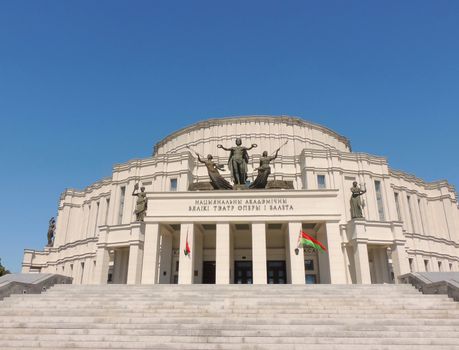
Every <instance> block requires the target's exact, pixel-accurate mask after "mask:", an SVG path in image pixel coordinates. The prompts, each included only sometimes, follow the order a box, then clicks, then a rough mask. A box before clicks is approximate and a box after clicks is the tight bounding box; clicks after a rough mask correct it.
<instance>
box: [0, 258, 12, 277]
mask: <svg viewBox="0 0 459 350" xmlns="http://www.w3.org/2000/svg"><path fill="white" fill-rule="evenodd" d="M9 273H11V272H9V271H8V270H7V269H6V268H5V267H4V266H3V265H2V259H0V277H1V276H3V275H7V274H9Z"/></svg>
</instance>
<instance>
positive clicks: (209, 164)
mask: <svg viewBox="0 0 459 350" xmlns="http://www.w3.org/2000/svg"><path fill="white" fill-rule="evenodd" d="M187 148H188V149H189V150H190V151H192V150H191V148H190V147H188V146H187ZM192 152H194V153H195V154H196V156H197V157H198V161H199V162H200V163H203V164H205V166H206V168H207V174H209V178H210V183H211V184H212V187H213V188H214V189H216V190H232V189H233V186H231V184H230V183H229V182H228V181H226V180H225V179H224V178H223V176H221V175H220V172H219V170H225V168H224V167H223V165H221V164H217V163H215V162H214V161H213V158H214V157H212V155H211V154H208V155H207V159H204V160H202V159H201V156H200V155H199V153H198V152H196V151H192Z"/></svg>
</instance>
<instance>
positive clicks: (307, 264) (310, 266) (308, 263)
mask: <svg viewBox="0 0 459 350" xmlns="http://www.w3.org/2000/svg"><path fill="white" fill-rule="evenodd" d="M304 269H305V270H306V271H314V260H310V259H307V260H305V261H304Z"/></svg>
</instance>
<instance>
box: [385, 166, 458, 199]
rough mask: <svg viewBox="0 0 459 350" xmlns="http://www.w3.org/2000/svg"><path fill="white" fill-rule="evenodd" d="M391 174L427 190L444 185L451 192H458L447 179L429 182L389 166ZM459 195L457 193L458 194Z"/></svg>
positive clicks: (436, 188)
mask: <svg viewBox="0 0 459 350" xmlns="http://www.w3.org/2000/svg"><path fill="white" fill-rule="evenodd" d="M389 174H390V175H391V176H392V177H395V178H399V179H403V180H405V181H407V182H411V183H414V184H416V185H418V186H420V187H424V188H425V189H426V190H438V189H440V188H442V187H446V188H447V189H448V191H449V192H452V193H454V194H456V189H455V187H454V186H453V185H451V184H450V183H449V182H448V181H447V180H438V181H432V182H427V181H425V180H423V179H421V178H419V177H417V176H415V175H413V174H410V173H406V172H404V171H401V170H396V169H392V168H389ZM456 196H457V195H456Z"/></svg>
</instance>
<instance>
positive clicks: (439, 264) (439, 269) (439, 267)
mask: <svg viewBox="0 0 459 350" xmlns="http://www.w3.org/2000/svg"><path fill="white" fill-rule="evenodd" d="M438 271H440V272H441V261H439V262H438Z"/></svg>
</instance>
